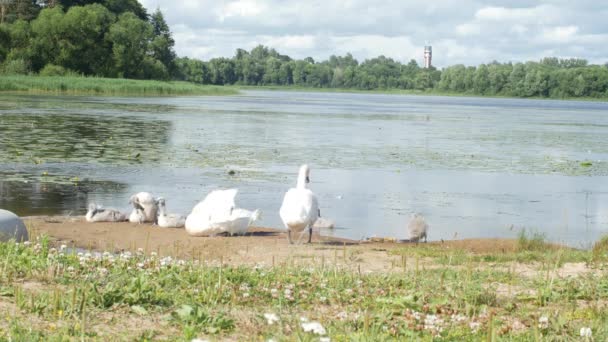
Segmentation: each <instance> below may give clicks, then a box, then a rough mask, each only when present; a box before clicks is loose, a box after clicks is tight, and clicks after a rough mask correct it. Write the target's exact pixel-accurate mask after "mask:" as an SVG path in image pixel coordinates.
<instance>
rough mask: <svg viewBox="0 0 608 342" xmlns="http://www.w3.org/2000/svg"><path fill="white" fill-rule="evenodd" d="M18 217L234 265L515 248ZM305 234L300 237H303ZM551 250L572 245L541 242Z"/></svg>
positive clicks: (58, 234)
mask: <svg viewBox="0 0 608 342" xmlns="http://www.w3.org/2000/svg"><path fill="white" fill-rule="evenodd" d="M23 220H24V222H25V224H26V226H27V227H28V231H29V232H30V240H34V239H35V238H36V237H39V236H42V235H46V236H49V237H50V238H51V241H52V244H53V245H54V246H55V247H59V246H60V245H66V246H67V247H70V248H72V249H81V250H86V251H97V252H104V251H108V252H112V253H120V252H123V251H131V252H136V251H138V250H139V251H143V252H144V253H145V254H149V253H152V252H155V253H156V254H157V255H159V256H171V257H173V258H179V259H186V260H192V259H194V260H201V261H202V260H205V261H210V262H221V263H222V264H224V263H225V264H228V265H233V266H256V265H259V264H264V265H275V264H289V263H291V262H294V260H298V262H301V261H303V260H304V261H307V262H311V263H312V264H317V263H319V262H322V263H324V262H325V261H330V260H333V262H334V263H336V264H341V262H340V260H342V261H344V260H346V259H353V260H359V262H358V263H357V264H358V267H359V268H360V269H361V270H363V271H370V272H378V271H380V272H382V271H390V270H392V269H394V267H395V265H397V264H398V263H400V262H401V261H400V260H401V259H400V257H399V256H398V254H399V251H403V250H412V251H414V250H427V249H433V250H434V249H438V250H440V251H444V252H446V253H448V252H449V253H454V252H458V253H464V254H470V255H486V254H499V255H500V254H504V255H506V254H510V253H516V252H517V249H518V240H517V239H464V240H445V241H432V242H428V243H419V244H415V243H400V242H397V241H395V240H394V239H391V238H385V239H383V238H373V239H370V240H366V241H357V240H351V239H345V238H337V237H327V236H321V235H319V233H318V231H315V232H314V233H313V243H312V244H310V245H309V244H305V243H300V244H294V245H289V244H288V243H287V238H286V233H285V231H283V230H279V229H274V228H267V227H250V229H249V231H250V234H247V235H245V236H232V237H230V236H213V237H193V236H189V235H188V234H187V233H186V231H185V230H184V229H179V228H177V229H176V228H159V227H157V226H152V225H150V224H135V223H130V222H118V223H114V222H98V223H88V222H86V221H84V218H83V217H81V216H74V217H66V216H29V217H23ZM304 240H305V237H304V238H302V241H304ZM545 248H547V249H548V251H549V250H552V251H558V250H563V251H575V249H573V248H570V247H567V246H562V245H557V244H549V243H546V244H545Z"/></svg>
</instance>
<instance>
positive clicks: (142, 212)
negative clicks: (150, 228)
mask: <svg viewBox="0 0 608 342" xmlns="http://www.w3.org/2000/svg"><path fill="white" fill-rule="evenodd" d="M129 203H131V205H133V211H132V212H131V215H130V216H129V221H130V222H133V223H143V222H154V223H156V215H157V213H158V206H157V204H156V200H155V199H154V196H152V194H150V193H149V192H138V193H136V194H135V195H133V196H131V199H130V200H129Z"/></svg>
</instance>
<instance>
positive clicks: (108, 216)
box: [84, 203, 127, 222]
mask: <svg viewBox="0 0 608 342" xmlns="http://www.w3.org/2000/svg"><path fill="white" fill-rule="evenodd" d="M84 218H85V220H86V221H87V222H122V221H126V220H127V216H126V215H125V214H123V213H121V212H120V211H118V210H116V209H103V208H101V207H99V206H97V205H96V204H95V203H90V204H89V210H88V211H87V214H86V215H85V217H84Z"/></svg>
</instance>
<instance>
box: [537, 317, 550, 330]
mask: <svg viewBox="0 0 608 342" xmlns="http://www.w3.org/2000/svg"><path fill="white" fill-rule="evenodd" d="M538 327H539V328H540V329H547V328H548V327H549V318H548V317H547V316H541V317H540V318H539V319H538Z"/></svg>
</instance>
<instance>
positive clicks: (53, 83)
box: [0, 75, 608, 102]
mask: <svg viewBox="0 0 608 342" xmlns="http://www.w3.org/2000/svg"><path fill="white" fill-rule="evenodd" d="M242 90H259V91H294V92H296V91H299V92H322V93H354V94H384V95H419V96H449V97H474V98H475V97H476V98H496V99H531V100H558V101H591V102H608V98H594V97H568V98H553V97H538V96H535V97H515V96H508V95H483V94H475V93H456V92H449V91H440V90H417V89H397V88H388V89H357V88H315V87H302V86H296V85H291V86H279V85H259V86H247V85H239V84H233V85H207V84H205V85H203V84H198V83H192V82H184V81H159V80H135V79H122V78H103V77H93V76H78V75H66V76H39V75H0V94H19V95H24V94H25V95H96V96H188V95H193V96H207V95H212V96H222V95H238V94H239V93H240V92H241V91H242Z"/></svg>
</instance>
